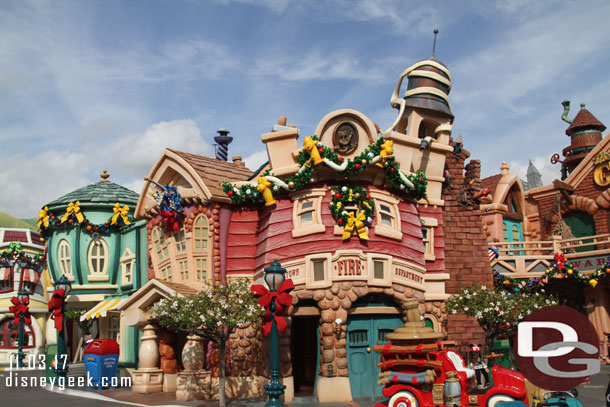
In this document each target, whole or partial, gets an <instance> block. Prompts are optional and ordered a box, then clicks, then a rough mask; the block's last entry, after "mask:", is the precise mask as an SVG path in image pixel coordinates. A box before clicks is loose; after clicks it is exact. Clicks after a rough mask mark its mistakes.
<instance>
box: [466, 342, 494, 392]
mask: <svg viewBox="0 0 610 407" xmlns="http://www.w3.org/2000/svg"><path fill="white" fill-rule="evenodd" d="M468 367H470V368H471V369H474V372H475V374H476V379H477V385H478V386H479V388H480V389H482V388H484V387H486V386H488V385H489V374H488V373H489V368H488V367H487V363H485V359H484V358H483V355H482V352H481V345H480V344H476V345H473V344H470V351H469V352H468Z"/></svg>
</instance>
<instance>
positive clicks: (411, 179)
mask: <svg viewBox="0 0 610 407" xmlns="http://www.w3.org/2000/svg"><path fill="white" fill-rule="evenodd" d="M303 144H304V146H303V148H302V149H301V151H300V152H299V157H298V159H297V163H298V165H299V167H300V168H299V170H298V171H297V172H296V174H294V175H292V176H290V177H279V176H278V177H276V176H274V175H273V174H272V173H271V171H270V170H267V171H265V172H264V173H263V174H262V175H261V176H260V177H259V178H258V184H259V185H258V186H255V185H251V184H244V185H240V186H236V185H234V184H232V183H230V182H224V183H223V184H222V189H223V191H224V192H225V193H226V194H227V196H228V197H229V198H231V200H232V201H233V202H235V203H238V204H244V203H255V204H256V203H262V202H265V203H266V205H267V206H270V205H272V204H274V203H275V200H274V199H273V196H276V195H278V194H279V193H281V192H282V191H295V190H299V189H301V188H303V187H305V186H306V185H307V184H309V183H311V182H313V181H314V179H313V174H314V168H315V166H316V165H319V164H322V163H323V164H324V165H326V166H327V167H330V168H332V169H334V170H335V171H337V172H340V173H342V174H344V175H346V176H348V175H358V174H359V173H361V172H362V171H364V170H366V169H367V168H368V167H369V166H372V165H375V166H377V167H380V168H383V169H384V170H385V173H386V176H387V178H388V181H389V183H390V185H392V186H393V187H394V188H396V189H398V190H400V191H404V192H410V193H412V194H413V195H414V196H415V198H416V199H425V198H426V187H427V185H428V182H427V180H426V176H425V174H424V173H423V172H418V173H417V174H408V175H407V174H405V173H403V172H402V171H401V170H400V168H399V166H398V163H396V161H395V159H394V156H393V152H394V150H393V141H391V140H384V139H383V137H380V138H379V139H378V140H377V142H376V143H375V144H372V145H370V146H369V147H367V148H366V149H364V151H362V152H361V153H360V154H359V155H357V156H355V157H354V158H353V159H344V158H343V157H341V156H339V155H338V154H337V153H335V152H333V151H332V150H331V149H330V148H329V147H327V146H325V145H324V144H322V142H320V140H319V139H318V137H317V136H316V135H314V136H311V137H306V138H305V139H304V140H303Z"/></svg>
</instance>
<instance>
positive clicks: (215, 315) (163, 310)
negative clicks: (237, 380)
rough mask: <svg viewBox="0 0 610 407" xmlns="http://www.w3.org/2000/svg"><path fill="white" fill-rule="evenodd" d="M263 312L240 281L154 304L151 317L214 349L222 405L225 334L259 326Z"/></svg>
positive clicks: (162, 324)
mask: <svg viewBox="0 0 610 407" xmlns="http://www.w3.org/2000/svg"><path fill="white" fill-rule="evenodd" d="M263 312H264V311H263V309H262V308H261V307H260V306H259V305H258V301H257V299H256V298H255V297H254V296H253V295H252V293H251V292H250V282H249V280H248V279H246V278H241V279H237V280H233V281H230V282H228V283H227V284H225V285H221V286H218V287H212V288H209V289H207V290H203V291H201V292H199V293H198V294H196V295H192V296H186V297H181V296H173V297H170V298H165V299H162V300H161V301H159V302H158V303H157V304H155V306H154V308H153V316H154V317H155V318H156V319H157V321H158V322H159V325H161V326H162V327H165V328H168V329H170V330H172V331H174V332H180V331H185V332H188V333H189V334H195V335H199V336H201V337H203V338H206V339H209V340H210V341H212V342H213V343H215V344H216V345H217V346H218V361H219V363H218V382H219V383H218V385H219V391H218V401H219V405H220V407H225V405H226V394H225V392H226V390H225V383H226V380H225V363H224V360H225V353H226V343H227V341H228V340H229V335H230V334H231V333H232V332H233V331H234V330H235V329H236V328H238V327H239V326H241V325H243V324H245V323H247V322H250V323H254V324H256V323H260V321H261V316H262V314H263Z"/></svg>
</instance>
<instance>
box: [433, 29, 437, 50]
mask: <svg viewBox="0 0 610 407" xmlns="http://www.w3.org/2000/svg"><path fill="white" fill-rule="evenodd" d="M437 35H438V28H435V29H434V44H432V56H435V55H434V53H435V52H436V36H437Z"/></svg>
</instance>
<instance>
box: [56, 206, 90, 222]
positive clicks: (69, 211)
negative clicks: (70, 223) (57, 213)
mask: <svg viewBox="0 0 610 407" xmlns="http://www.w3.org/2000/svg"><path fill="white" fill-rule="evenodd" d="M72 214H74V216H76V220H77V221H78V223H83V221H84V220H85V217H84V216H83V214H82V213H81V211H80V201H76V202H70V203H69V204H68V207H67V208H66V213H65V214H64V216H63V217H62V218H61V221H62V222H65V221H67V220H68V218H69V217H70V215H72Z"/></svg>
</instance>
